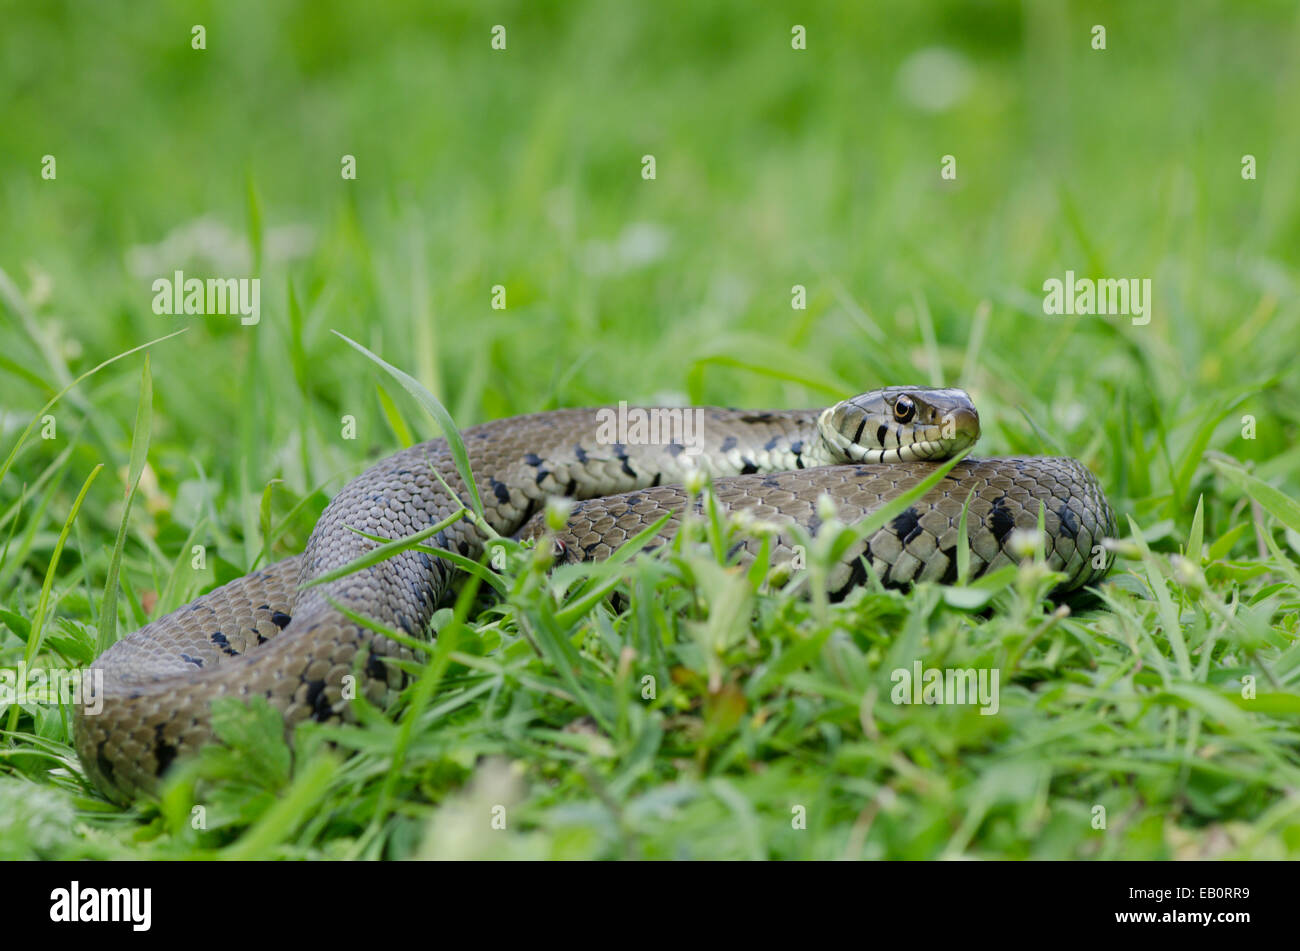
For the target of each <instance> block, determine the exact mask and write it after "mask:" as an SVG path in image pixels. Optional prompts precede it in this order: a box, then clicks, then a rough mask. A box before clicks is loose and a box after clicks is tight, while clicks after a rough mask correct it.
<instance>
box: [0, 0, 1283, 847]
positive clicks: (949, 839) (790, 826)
mask: <svg viewBox="0 0 1300 951" xmlns="http://www.w3.org/2000/svg"><path fill="white" fill-rule="evenodd" d="M5 17H6V23H5V28H4V29H3V30H2V31H0V84H2V86H0V90H2V91H3V93H4V99H5V109H4V122H3V123H0V220H3V221H4V222H5V223H6V227H4V228H3V229H2V230H0V467H3V468H2V469H0V668H15V669H16V668H18V666H19V665H20V664H24V665H26V667H27V668H42V669H55V668H64V667H84V666H86V665H88V664H89V663H90V661H91V660H92V659H93V658H94V657H95V656H96V654H97V653H98V648H97V645H98V644H100V642H101V641H102V642H111V641H112V640H113V639H115V638H117V637H121V636H123V635H125V634H127V633H129V632H130V631H133V630H135V629H136V628H138V627H140V626H141V625H142V624H143V623H144V622H145V621H146V620H147V619H149V618H153V617H158V616H160V615H162V614H164V613H166V612H168V611H170V610H172V609H174V608H176V607H179V606H180V605H182V604H185V603H187V602H188V601H189V600H191V599H193V598H194V597H196V596H198V595H199V594H201V593H203V592H205V591H207V590H210V589H211V588H212V587H214V586H215V585H217V584H220V583H223V582H225V581H228V580H230V579H233V578H236V577H239V576H241V575H243V574H245V573H247V572H248V571H250V570H251V569H252V568H254V567H255V566H257V565H260V564H265V563H267V562H268V561H274V560H276V559H278V558H280V557H284V556H286V555H290V554H294V553H296V552H299V551H301V550H302V547H303V545H304V543H305V541H306V539H307V536H308V534H309V533H310V531H311V527H312V525H313V524H314V523H315V520H316V517H317V516H318V515H319V513H320V512H321V510H322V509H323V508H324V506H325V504H326V503H327V502H328V500H329V498H330V497H331V496H332V495H333V494H334V493H335V492H337V490H338V489H339V488H340V487H341V486H342V485H343V484H344V483H345V482H346V481H347V480H348V479H350V478H352V477H353V476H355V475H357V474H358V473H360V472H361V471H362V470H364V469H365V468H366V467H367V466H368V465H370V464H371V463H373V462H374V461H376V460H377V459H379V458H382V457H383V456H385V455H388V454H389V453H391V452H393V451H395V450H397V449H399V448H401V447H402V446H403V445H406V444H409V443H410V442H411V441H418V440H421V439H425V438H431V437H433V436H436V435H438V434H439V429H438V427H437V425H436V424H435V423H434V421H433V420H432V419H431V418H430V417H429V416H428V415H427V414H426V413H425V412H424V411H423V410H422V409H421V406H420V404H419V402H418V401H416V400H413V399H411V398H410V397H409V396H408V395H407V394H406V393H405V392H404V391H403V390H402V389H401V387H399V386H397V385H396V384H395V383H394V381H393V379H392V378H391V377H389V376H387V375H385V374H384V373H383V372H382V371H381V370H379V369H378V368H376V367H375V366H374V364H372V363H371V362H369V361H367V360H366V359H365V358H364V357H363V356H362V355H361V354H359V353H358V352H357V351H356V350H355V349H353V348H351V347H349V346H347V344H346V343H344V342H343V341H342V340H341V339H340V338H339V336H337V335H336V334H335V333H333V332H331V331H338V332H339V333H341V334H345V335H346V336H347V337H350V338H352V339H354V340H356V341H359V342H360V343H361V344H363V345H364V346H365V347H367V348H369V349H370V350H372V351H374V352H375V353H377V354H379V355H381V356H382V357H384V359H386V360H387V361H389V362H390V363H392V364H395V365H396V366H398V367H400V368H402V369H403V370H405V371H407V372H409V373H410V374H411V375H412V376H414V377H415V378H416V379H417V380H418V381H419V383H420V384H421V385H422V386H423V387H424V388H425V389H426V390H427V391H428V392H429V393H432V394H433V395H435V396H437V397H438V398H439V399H440V400H441V401H442V402H443V403H444V404H445V405H446V407H447V408H448V410H449V411H450V413H451V415H452V417H453V418H454V420H455V422H456V424H457V425H458V426H462V427H463V426H468V425H472V424H474V423H477V422H481V421H484V420H489V419H495V418H498V417H502V416H508V415H512V414H517V413H530V412H537V411H543V410H549V409H554V408H559V407H566V406H590V405H601V404H611V403H617V402H618V401H619V400H627V401H628V402H629V403H633V404H636V403H641V404H660V403H673V404H696V403H698V404H710V405H726V406H744V407H764V408H767V407H773V408H784V407H805V406H822V405H827V404H828V403H830V402H834V401H835V400H838V399H841V398H844V397H846V396H850V395H852V394H854V393H858V392H862V391H865V390H868V389H872V388H874V387H877V386H882V385H885V384H891V383H913V384H933V385H939V384H946V385H954V386H961V387H963V388H965V389H966V390H967V391H968V392H970V393H971V395H972V396H973V397H974V399H975V401H976V404H977V405H978V406H979V408H980V414H981V419H982V422H983V432H984V434H983V437H982V440H981V442H980V444H979V446H978V447H977V450H976V451H977V453H978V454H980V455H1003V454H1020V453H1026V454H1033V453H1051V454H1066V455H1072V456H1075V457H1077V458H1079V459H1080V460H1082V461H1084V462H1085V463H1086V464H1087V465H1088V466H1089V467H1090V468H1091V469H1092V470H1093V471H1094V472H1095V473H1096V474H1097V476H1098V477H1099V479H1100V480H1101V483H1102V484H1103V485H1104V486H1105V488H1106V491H1107V493H1108V495H1109V497H1110V500H1111V503H1112V505H1113V507H1114V509H1115V511H1116V514H1117V517H1118V522H1119V535H1120V538H1119V539H1117V540H1116V542H1115V549H1116V552H1117V555H1118V558H1117V561H1116V565H1115V568H1114V569H1113V571H1112V572H1111V574H1110V576H1109V577H1108V579H1107V580H1106V582H1105V583H1104V584H1102V585H1100V586H1099V587H1098V588H1097V589H1095V590H1093V591H1091V592H1089V593H1086V594H1084V595H1081V596H1079V597H1076V598H1073V599H1071V600H1070V601H1069V603H1068V604H1067V607H1068V613H1067V612H1066V611H1058V605H1057V603H1056V602H1053V601H1052V600H1050V599H1048V598H1046V597H1045V594H1046V592H1047V591H1048V589H1050V587H1051V583H1050V579H1044V577H1043V572H1042V571H1041V570H1040V566H1038V565H1035V564H1034V563H1033V561H1032V559H1030V560H1028V561H1027V562H1026V563H1025V564H1024V565H1023V566H1022V567H1021V568H1020V569H1019V571H1017V572H1015V573H1014V574H1013V576H1011V577H1009V578H1004V579H1002V581H1001V582H1000V583H999V584H998V585H996V586H992V587H988V588H984V589H975V590H972V589H971V588H969V587H964V586H963V587H946V586H939V585H928V584H927V585H921V586H918V587H917V588H915V589H913V590H911V591H908V592H899V591H892V590H883V589H880V588H878V587H873V586H870V585H868V586H866V587H863V588H862V589H859V590H858V591H857V592H855V593H854V594H853V595H851V596H850V597H848V598H847V599H845V600H844V601H843V602H840V603H833V604H827V603H825V602H824V601H822V600H820V599H814V600H809V599H804V598H799V597H795V596H793V595H792V594H790V593H789V592H788V591H786V590H783V589H780V588H778V587H774V586H770V585H768V586H764V585H761V584H760V583H759V582H760V581H761V579H758V578H754V577H750V576H749V575H748V574H745V573H741V572H737V571H734V570H728V569H726V568H725V567H723V566H721V565H720V564H719V562H718V559H717V558H716V557H715V556H714V555H713V554H712V551H713V550H714V549H715V548H721V549H723V550H725V544H724V543H723V542H722V540H720V538H719V537H717V536H716V533H718V532H726V531H730V530H731V529H729V528H727V527H726V526H704V527H701V528H700V532H701V534H702V536H703V542H702V543H701V544H683V545H682V546H681V548H680V550H679V551H677V552H676V553H674V554H672V555H670V556H667V557H644V558H639V559H635V560H633V561H631V562H630V563H629V564H627V565H624V566H621V567H620V568H619V570H618V571H617V573H616V577H617V578H618V580H617V583H616V584H615V586H614V594H615V597H613V598H588V599H583V598H582V597H581V596H580V595H578V594H575V590H576V588H575V584H574V579H575V574H581V573H582V572H586V573H587V574H588V575H589V576H590V577H592V578H593V579H594V578H604V577H606V576H607V572H606V569H604V568H601V567H600V566H592V567H588V568H582V569H573V570H568V571H567V573H565V574H562V575H550V574H547V573H545V572H544V571H542V570H540V568H539V566H538V564H537V563H536V562H535V561H534V560H533V559H532V556H531V555H530V554H529V553H528V552H526V551H525V552H520V553H519V554H518V556H517V557H516V558H514V559H513V560H512V562H511V564H510V565H509V566H508V567H507V570H506V572H505V575H504V583H503V587H504V589H505V594H504V596H501V597H496V598H488V597H486V596H485V595H483V593H482V592H479V596H478V597H477V598H471V597H469V596H466V597H464V598H462V599H461V600H460V601H458V602H457V603H456V604H454V605H448V606H447V608H445V609H444V610H443V611H442V612H441V613H440V615H439V616H438V618H436V619H435V625H436V627H437V628H438V630H439V637H438V638H437V640H436V642H435V646H434V647H433V648H431V649H430V650H428V651H427V652H426V656H425V658H424V660H423V661H422V662H421V663H420V664H418V665H416V666H415V667H414V668H413V671H414V672H415V673H416V677H415V678H414V680H413V683H412V686H411V688H410V689H409V691H408V693H407V696H406V697H405V698H404V701H403V702H402V703H401V704H400V705H399V706H397V707H396V708H395V709H394V710H390V711H387V713H386V714H385V713H383V712H381V711H368V712H366V714H365V716H364V717H363V722H361V723H359V724H357V725H350V726H333V727H326V726H319V725H313V726H312V727H304V728H302V729H301V730H300V732H299V734H298V736H297V738H296V740H295V742H294V744H293V747H292V750H291V749H290V747H289V746H287V745H286V744H285V742H284V741H283V739H282V738H281V729H280V724H279V722H278V718H277V715H275V714H274V713H272V712H270V711H268V710H266V709H261V708H257V707H251V708H247V707H242V706H239V705H237V704H230V705H227V706H226V707H224V708H223V709H222V710H221V711H220V712H219V720H220V729H221V732H222V735H223V738H224V740H225V745H224V746H216V747H212V748H210V749H208V750H207V751H205V753H204V754H203V756H202V757H200V758H199V759H197V760H194V761H191V762H189V763H187V764H184V765H183V766H182V767H181V768H179V769H177V770H175V771H174V773H173V774H172V776H171V778H170V780H169V782H168V783H167V784H166V785H165V787H164V788H163V790H162V793H161V796H160V797H159V799H158V800H157V801H156V802H154V801H149V802H140V803H137V804H136V805H135V806H132V807H130V808H126V809H123V808H120V807H118V806H115V805H113V804H111V803H110V802H108V801H107V800H105V799H104V798H102V797H101V796H100V795H98V794H97V793H96V792H95V791H94V790H93V788H92V787H90V786H88V785H87V783H86V781H85V779H84V777H83V774H82V772H81V769H80V766H79V764H78V762H77V759H76V755H75V753H74V752H73V750H72V747H71V744H70V736H69V724H70V717H69V715H68V712H67V709H66V708H65V707H61V706H59V705H57V704H50V703H25V704H21V705H5V704H3V703H0V857H4V858H28V857H40V858H81V857H94V858H119V857H139V858H181V857H211V856H228V857H246V858H247V857H254V858H328V857H362V858H404V857H536V858H547V857H555V858H561V857H562V858H588V857H590V858H620V857H643V858H704V857H720V858H760V857H772V858H841V857H847V858H949V857H972V858H1077V859H1117V858H1124V859H1142V858H1157V859H1167V858H1193V857H1224V858H1283V857H1297V856H1300V791H1298V790H1300V563H1298V559H1300V503H1297V501H1296V499H1297V498H1300V373H1298V372H1297V369H1296V365H1295V359H1296V354H1295V348H1296V346H1297V343H1300V293H1298V290H1300V253H1298V251H1300V193H1298V191H1297V189H1298V188H1300V180H1298V179H1297V176H1296V174H1295V170H1296V168H1297V167H1298V166H1300V124H1297V122H1296V121H1295V102H1296V97H1297V94H1300V16H1298V15H1297V10H1296V7H1295V5H1294V4H1293V3H1290V2H1282V0H1278V2H1258V3H1252V4H1229V3H1226V2H1225V3H1209V2H1189V3H1179V4H1158V3H1119V2H1114V3H1093V4H1084V3H1047V2H1025V3H1010V2H995V0H984V2H961V0H951V2H928V3H917V4H899V5H888V6H887V5H885V4H867V3H856V2H842V3H830V2H819V3H811V4H799V5H791V9H790V10H789V11H783V10H782V9H781V8H780V7H779V6H778V5H775V4H773V5H767V4H764V5H755V4H752V3H744V2H740V0H720V2H715V3H710V4H707V5H701V4H695V3H690V2H687V0H665V2H661V3H656V4H648V3H647V4H611V3H601V2H598V0H590V2H573V3H566V4H554V5H550V4H533V3H523V2H518V3H510V2H500V3H486V4H482V3H470V2H454V3H440V4H437V5H436V11H435V10H433V9H430V8H429V5H428V4H422V3H415V2H409V3H388V4H383V5H367V4H357V3H353V2H344V0H316V2H310V3H309V2H306V0H302V2H293V3H282V4H274V5H272V4H261V3H256V2H252V0H234V2H222V3H199V4H195V5H194V7H193V9H188V10H185V9H181V8H179V7H177V6H175V5H144V4H136V5H122V6H118V5H101V4H77V3H71V2H50V3H41V4H24V5H21V6H11V8H10V9H9V10H7V12H6V14H5ZM195 25H201V26H202V27H203V30H202V31H201V34H200V36H199V39H201V40H202V43H203V47H204V48H202V49H196V48H194V46H195V43H196V42H198V40H197V39H196V36H195V32H194V29H193V28H194V27H195ZM497 25H501V26H503V27H504V28H505V33H504V37H505V48H504V49H494V44H493V40H494V33H493V28H494V26H497ZM796 25H799V26H802V27H804V31H803V33H802V34H799V33H798V31H794V32H792V31H793V29H794V27H795V26H796ZM1099 25H1100V26H1103V27H1104V30H1105V35H1104V41H1105V42H1104V45H1105V48H1104V49H1101V48H1095V47H1096V45H1097V43H1098V36H1099V34H1098V33H1097V32H1096V30H1095V29H1094V28H1095V27H1096V26H1099ZM800 36H803V37H805V38H806V42H805V43H804V44H803V45H805V46H806V48H802V49H796V48H794V46H796V45H799V43H798V42H797V41H798V39H799V37H800ZM497 45H500V43H498V44H497ZM349 158H350V159H351V161H350V160H349ZM352 171H355V177H351V175H350V173H351V172H352ZM651 172H653V174H651ZM178 270H179V271H183V272H184V273H185V274H186V275H187V276H214V275H220V276H229V277H248V278H252V277H257V278H259V279H260V309H259V312H258V315H257V316H258V319H257V321H256V322H253V321H252V320H251V319H249V320H246V321H241V320H240V319H239V318H238V317H230V316H187V315H168V314H159V313H157V312H155V307H154V301H155V291H154V289H153V283H154V281H155V280H157V279H159V278H171V277H172V276H173V274H174V273H175V272H176V271H178ZM1067 272H1073V274H1074V275H1075V276H1076V278H1078V279H1087V280H1105V279H1129V278H1134V279H1138V280H1139V281H1142V280H1149V281H1150V287H1151V296H1150V301H1149V302H1150V310H1149V313H1148V314H1146V315H1145V318H1146V319H1143V318H1142V317H1139V316H1137V315H1132V316H1122V315H1120V316H1109V317H1108V316H1083V315H1078V314H1075V315H1053V314H1048V313H1045V308H1044V298H1045V296H1046V295H1045V282H1048V281H1050V280H1053V279H1056V280H1061V281H1064V280H1065V279H1066V275H1067ZM173 334H174V335H173ZM168 335H173V336H168ZM160 338H166V339H160ZM119 357H120V358H119ZM74 381H76V382H75V385H72V384H73V383H74ZM710 532H712V533H715V537H713V538H712V539H710V538H709V537H708V536H709V533H710ZM711 541H712V542H714V543H717V544H711V543H710V542H711ZM812 548H813V549H814V550H816V548H817V546H816V545H815V544H814V545H813V546H812ZM814 567H815V565H814ZM916 662H920V663H921V664H922V665H923V667H925V668H976V669H986V670H996V671H998V673H999V675H1000V682H1001V690H1000V698H999V699H1000V702H999V709H998V710H997V712H996V713H995V714H993V715H983V714H981V712H980V708H979V707H978V706H976V705H965V706H934V705H924V704H922V705H912V704H897V703H893V702H890V694H891V690H892V687H893V683H892V680H891V674H892V672H893V671H895V670H898V669H900V668H906V669H910V668H912V665H913V664H914V663H916Z"/></svg>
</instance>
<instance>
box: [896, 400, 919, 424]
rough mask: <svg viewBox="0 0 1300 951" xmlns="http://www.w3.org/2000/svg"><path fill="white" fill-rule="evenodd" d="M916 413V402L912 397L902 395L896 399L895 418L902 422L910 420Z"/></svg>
mask: <svg viewBox="0 0 1300 951" xmlns="http://www.w3.org/2000/svg"><path fill="white" fill-rule="evenodd" d="M915 415H916V404H915V403H913V402H912V399H911V397H908V396H900V397H899V398H898V399H897V400H895V401H894V419H896V420H898V421H899V422H900V423H906V422H910V421H911V419H912V417H913V416H915Z"/></svg>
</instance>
